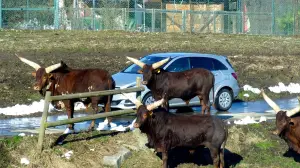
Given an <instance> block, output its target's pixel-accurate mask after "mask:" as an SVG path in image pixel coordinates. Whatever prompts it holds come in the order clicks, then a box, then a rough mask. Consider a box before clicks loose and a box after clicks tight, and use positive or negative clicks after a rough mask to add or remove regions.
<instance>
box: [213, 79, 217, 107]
mask: <svg viewBox="0 0 300 168" xmlns="http://www.w3.org/2000/svg"><path fill="white" fill-rule="evenodd" d="M212 84H213V87H212V91H213V92H212V94H213V95H212V96H213V104H212V106H213V107H214V108H215V109H216V105H215V101H216V100H215V77H214V76H213V83H212Z"/></svg>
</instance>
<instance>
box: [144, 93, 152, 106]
mask: <svg viewBox="0 0 300 168" xmlns="http://www.w3.org/2000/svg"><path fill="white" fill-rule="evenodd" d="M142 102H143V104H144V105H149V104H152V103H154V102H155V100H154V98H153V97H152V94H151V93H147V94H146V95H145V96H144V98H143V101H142Z"/></svg>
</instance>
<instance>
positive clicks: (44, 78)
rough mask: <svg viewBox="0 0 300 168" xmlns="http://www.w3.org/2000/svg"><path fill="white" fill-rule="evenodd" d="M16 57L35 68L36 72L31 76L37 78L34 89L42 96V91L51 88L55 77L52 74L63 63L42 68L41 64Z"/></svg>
mask: <svg viewBox="0 0 300 168" xmlns="http://www.w3.org/2000/svg"><path fill="white" fill-rule="evenodd" d="M16 56H17V57H18V58H19V59H20V60H21V61H22V62H24V63H26V64H27V65H29V66H31V67H33V68H34V69H35V71H33V72H32V73H31V74H32V76H33V77H35V84H34V85H33V89H34V90H37V91H39V92H40V93H41V94H42V89H44V88H46V87H50V85H51V82H50V81H51V80H53V75H52V74H51V72H52V71H54V70H56V69H58V68H60V67H61V66H62V65H63V63H62V62H61V63H58V64H54V65H51V66H48V67H46V68H43V67H41V66H40V65H39V64H37V63H35V62H33V61H30V60H27V59H25V58H23V57H20V56H18V55H17V54H16Z"/></svg>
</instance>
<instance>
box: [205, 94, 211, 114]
mask: <svg viewBox="0 0 300 168" xmlns="http://www.w3.org/2000/svg"><path fill="white" fill-rule="evenodd" d="M206 95H207V96H204V103H205V104H206V110H207V114H208V115H210V101H209V93H207V94H206Z"/></svg>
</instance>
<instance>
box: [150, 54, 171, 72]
mask: <svg viewBox="0 0 300 168" xmlns="http://www.w3.org/2000/svg"><path fill="white" fill-rule="evenodd" d="M169 59H170V57H169V58H166V59H163V60H161V61H159V62H156V63H154V64H152V68H153V69H156V68H158V67H160V66H162V65H163V64H165V63H166V62H168V61H169Z"/></svg>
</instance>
